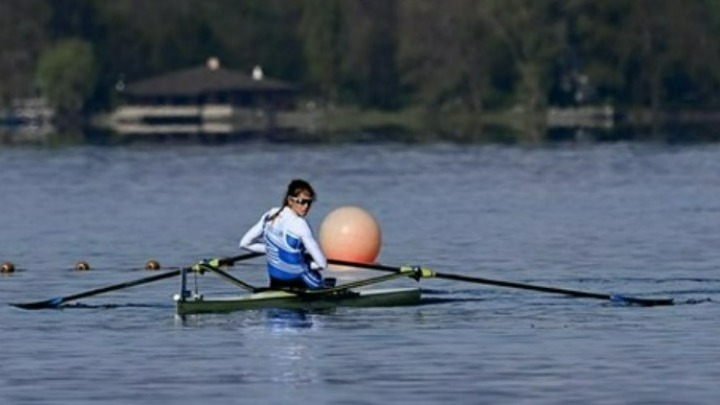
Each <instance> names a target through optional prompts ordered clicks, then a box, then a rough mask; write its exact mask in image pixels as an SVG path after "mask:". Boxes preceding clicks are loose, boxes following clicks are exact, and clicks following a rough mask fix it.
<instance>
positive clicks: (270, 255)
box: [240, 179, 332, 289]
mask: <svg viewBox="0 0 720 405" xmlns="http://www.w3.org/2000/svg"><path fill="white" fill-rule="evenodd" d="M314 201H315V190H313V188H312V186H310V183H308V182H307V181H305V180H300V179H295V180H293V181H291V182H290V184H289V185H288V188H287V192H286V193H285V197H284V198H283V203H282V206H280V207H279V208H278V207H275V208H272V209H270V210H269V211H267V212H266V213H265V214H263V216H262V217H261V218H260V220H259V221H258V222H257V223H256V224H255V225H253V227H252V228H250V229H249V230H248V231H247V232H246V233H245V235H243V237H242V239H241V240H240V248H242V249H246V250H249V251H251V252H256V253H265V255H266V257H267V268H268V276H270V288H300V289H315V288H322V287H327V286H331V285H332V283H330V281H331V280H330V279H328V280H323V277H322V276H321V275H320V272H319V270H323V269H325V268H326V267H327V258H326V257H325V254H324V253H323V251H322V249H320V245H319V244H318V242H317V241H316V240H315V237H314V236H313V233H312V230H311V229H310V225H308V223H307V221H306V220H305V217H306V216H307V214H308V212H309V211H310V207H311V206H312V203H313V202H314ZM308 259H310V261H309V262H308ZM326 281H327V283H326Z"/></svg>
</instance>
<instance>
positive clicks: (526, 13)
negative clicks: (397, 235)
mask: <svg viewBox="0 0 720 405" xmlns="http://www.w3.org/2000/svg"><path fill="white" fill-rule="evenodd" d="M209 56H217V57H218V58H219V59H220V60H221V61H222V64H223V66H225V67H228V68H231V69H238V70H245V71H247V72H250V70H251V68H252V67H253V66H255V65H260V66H262V67H263V70H264V72H265V75H266V76H269V77H273V78H277V79H281V80H286V81H289V82H293V83H296V84H299V85H301V86H302V87H303V88H304V89H306V94H308V95H311V96H313V97H315V98H317V99H319V100H323V101H325V102H327V103H333V104H349V105H355V106H359V107H362V108H372V109H380V110H397V109H403V108H408V107H417V106H421V107H423V108H427V109H429V110H433V111H438V112H444V111H453V112H455V111H458V112H469V113H473V114H474V113H481V112H483V111H492V110H501V109H508V108H522V109H524V110H526V111H543V110H544V109H545V108H547V107H548V106H573V105H585V104H600V103H609V104H612V105H615V106H619V107H624V108H641V109H647V110H650V111H658V112H659V111H663V112H668V111H679V110H683V111H685V110H693V111H698V110H700V111H703V110H705V111H711V110H715V109H717V108H718V107H719V106H720V92H718V91H717V88H718V84H720V2H718V1H715V0H682V1H679V0H602V1H597V0H443V1H434V0H294V1H288V0H242V1H240V0H153V1H147V0H113V1H104V0H0V104H7V103H9V102H10V100H12V99H16V98H22V97H29V96H32V95H37V94H41V95H44V96H46V97H48V99H49V100H50V101H51V103H52V105H53V106H54V107H56V108H57V109H58V110H59V111H62V112H67V113H88V112H95V111H101V110H107V109H110V108H112V106H113V105H115V103H117V101H118V97H119V92H118V88H119V86H122V83H128V82H133V81H136V80H139V79H143V78H147V77H149V76H152V75H155V74H161V73H166V72H169V71H172V70H175V69H182V68H186V67H188V66H194V65H198V64H201V63H204V61H205V60H206V59H207V58H208V57H209Z"/></svg>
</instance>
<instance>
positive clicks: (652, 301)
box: [610, 294, 675, 307]
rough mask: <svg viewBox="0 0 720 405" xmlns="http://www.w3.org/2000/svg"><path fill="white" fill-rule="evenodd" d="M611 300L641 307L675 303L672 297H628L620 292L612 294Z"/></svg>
mask: <svg viewBox="0 0 720 405" xmlns="http://www.w3.org/2000/svg"><path fill="white" fill-rule="evenodd" d="M610 301H612V302H614V303H618V304H626V305H637V306H641V307H662V306H669V305H675V300H673V299H672V298H637V297H626V296H624V295H618V294H613V295H611V296H610Z"/></svg>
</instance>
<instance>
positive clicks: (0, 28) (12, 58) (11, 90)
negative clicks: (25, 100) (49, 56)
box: [0, 0, 50, 106]
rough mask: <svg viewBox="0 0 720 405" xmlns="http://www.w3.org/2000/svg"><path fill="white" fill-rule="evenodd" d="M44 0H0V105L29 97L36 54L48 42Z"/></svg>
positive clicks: (48, 16)
mask: <svg viewBox="0 0 720 405" xmlns="http://www.w3.org/2000/svg"><path fill="white" fill-rule="evenodd" d="M49 18H50V13H49V10H48V9H47V7H46V6H45V1H44V0H2V1H0V78H2V80H0V106H1V105H2V104H4V103H6V102H7V101H9V100H10V99H13V98H22V97H29V96H32V95H33V93H34V91H33V90H34V86H33V75H34V73H35V64H36V63H37V59H38V54H39V53H40V51H41V49H42V48H43V46H45V44H46V42H47V41H48V39H47V38H48V32H47V28H46V26H47V21H48V20H49Z"/></svg>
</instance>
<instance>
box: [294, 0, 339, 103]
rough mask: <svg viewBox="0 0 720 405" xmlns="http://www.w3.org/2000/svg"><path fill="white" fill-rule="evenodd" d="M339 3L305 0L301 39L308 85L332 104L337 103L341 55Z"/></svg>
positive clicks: (330, 0)
mask: <svg viewBox="0 0 720 405" xmlns="http://www.w3.org/2000/svg"><path fill="white" fill-rule="evenodd" d="M342 3H343V1H342V0H305V1H304V3H303V5H304V7H303V14H302V21H301V23H300V35H301V36H302V41H303V49H304V52H305V63H306V64H307V67H308V72H309V74H310V81H311V82H312V83H313V84H314V85H315V86H317V88H318V89H319V90H320V91H321V92H322V93H323V94H325V96H326V97H327V98H328V99H329V100H330V101H332V102H337V101H339V99H340V83H341V81H342V73H341V62H342V53H343V52H344V44H345V41H344V35H343V34H344V33H343V24H344V21H343V15H342Z"/></svg>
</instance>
